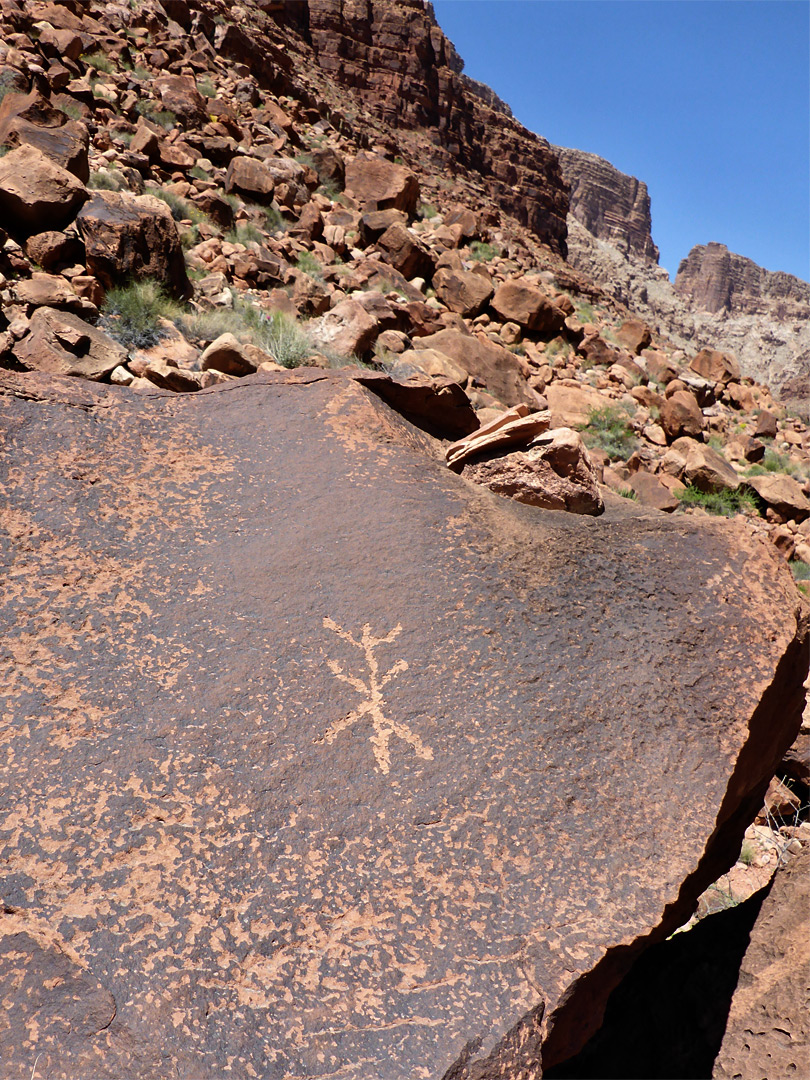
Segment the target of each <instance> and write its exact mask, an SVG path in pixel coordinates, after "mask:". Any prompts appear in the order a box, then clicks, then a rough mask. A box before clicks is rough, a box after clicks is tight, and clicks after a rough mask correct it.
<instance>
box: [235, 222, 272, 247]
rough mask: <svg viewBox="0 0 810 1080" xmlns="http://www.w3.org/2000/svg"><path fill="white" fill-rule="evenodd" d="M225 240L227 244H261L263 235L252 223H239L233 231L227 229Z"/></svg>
mask: <svg viewBox="0 0 810 1080" xmlns="http://www.w3.org/2000/svg"><path fill="white" fill-rule="evenodd" d="M225 239H226V240H227V241H228V243H229V244H244V245H247V244H262V243H264V239H265V237H264V233H263V232H262V231H261V229H260V228H258V226H256V225H254V224H253V222H252V221H240V222H239V223H238V224H237V225H236V226H235V227H234V228H233V229H228V231H227V232H226V233H225Z"/></svg>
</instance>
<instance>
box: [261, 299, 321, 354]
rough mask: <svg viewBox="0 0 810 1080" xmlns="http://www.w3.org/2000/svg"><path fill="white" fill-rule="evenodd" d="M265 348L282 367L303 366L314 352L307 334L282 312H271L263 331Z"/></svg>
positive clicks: (299, 325)
mask: <svg viewBox="0 0 810 1080" xmlns="http://www.w3.org/2000/svg"><path fill="white" fill-rule="evenodd" d="M263 336H264V340H265V342H266V344H265V346H264V347H265V348H266V349H267V351H268V352H269V353H270V355H271V356H272V357H273V359H274V360H275V361H276V363H277V364H281V366H282V367H287V368H294V367H300V366H301V364H305V363H306V361H307V360H308V359H309V357H310V356H311V355H312V353H313V352H314V349H313V347H312V342H311V340H310V337H309V334H308V333H307V332H306V330H305V329H304V327H302V326H301V324H300V323H299V322H297V321H296V320H295V319H292V318H290V316H289V315H285V314H284V312H282V311H273V312H271V314H270V316H269V318H267V319H266V322H265V326H264V330H263Z"/></svg>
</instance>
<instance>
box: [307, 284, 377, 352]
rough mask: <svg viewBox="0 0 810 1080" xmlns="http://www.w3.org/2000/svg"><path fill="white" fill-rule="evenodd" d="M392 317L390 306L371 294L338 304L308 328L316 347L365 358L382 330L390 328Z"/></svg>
mask: <svg viewBox="0 0 810 1080" xmlns="http://www.w3.org/2000/svg"><path fill="white" fill-rule="evenodd" d="M395 322H396V317H395V315H394V312H393V310H392V309H391V306H390V304H388V303H387V302H386V301H385V299H384V298H383V297H382V296H381V295H379V294H377V295H375V294H374V293H367V294H366V295H365V296H363V297H358V298H356V299H355V298H352V299H350V300H342V301H341V302H340V303H339V304H337V305H336V306H335V307H333V308H332V310H331V311H328V312H326V314H325V315H322V316H321V318H320V319H318V320H317V321H316V322H313V323H311V324H310V326H311V328H312V338H313V341H314V342H315V344H316V345H317V346H320V347H321V348H328V349H331V350H333V351H334V352H336V353H338V354H340V355H343V356H347V357H349V356H357V357H362V356H365V355H366V353H368V351H369V350H370V349H371V348H372V346H373V345H374V342H375V341H376V340H377V338H378V337H379V335H380V334H381V333H382V332H383V330H389V329H392V328H393V325H394V324H395Z"/></svg>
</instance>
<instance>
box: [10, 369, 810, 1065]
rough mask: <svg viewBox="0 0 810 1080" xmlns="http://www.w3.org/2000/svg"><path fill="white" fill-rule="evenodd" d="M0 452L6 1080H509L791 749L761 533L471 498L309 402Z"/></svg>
mask: <svg viewBox="0 0 810 1080" xmlns="http://www.w3.org/2000/svg"><path fill="white" fill-rule="evenodd" d="M0 425H2V431H3V436H4V440H5V454H4V457H3V461H2V473H0V486H2V491H3V496H4V498H3V509H2V511H1V512H2V519H1V520H2V524H3V527H4V530H5V533H6V539H5V540H4V543H3V545H2V548H0V551H2V558H3V561H4V566H3V570H2V574H3V580H4V583H5V586H6V588H5V596H4V601H3V608H2V616H3V640H4V650H3V653H2V682H3V685H4V687H5V690H6V694H5V699H4V703H3V706H2V711H0V720H1V721H2V738H3V744H4V753H3V759H2V761H3V764H2V772H3V778H2V784H3V797H4V815H3V817H2V820H1V821H0V832H1V833H2V847H3V852H4V875H3V885H2V895H3V901H4V912H5V915H4V917H3V921H2V923H0V926H2V932H3V935H4V936H3V938H2V948H0V969H1V970H2V976H1V984H2V1001H3V1009H2V1012H1V1013H0V1016H1V1017H2V1018H1V1019H0V1058H1V1059H2V1061H3V1063H4V1068H5V1069H6V1070H7V1071H8V1073H9V1075H20V1076H29V1075H30V1073H31V1069H32V1067H34V1065H35V1061H37V1059H38V1064H37V1070H38V1074H39V1075H43V1076H49V1075H68V1076H116V1077H138V1078H139V1080H144V1078H153V1077H154V1078H155V1080H157V1078H162V1077H165V1076H167V1075H184V1076H194V1077H219V1076H222V1075H223V1074H224V1073H225V1072H227V1071H229V1072H232V1073H233V1075H239V1076H261V1077H288V1078H293V1077H300V1078H302V1080H303V1078H305V1077H306V1078H326V1077H340V1078H341V1080H345V1078H347V1077H351V1078H356V1080H361V1078H363V1080H368V1078H369V1077H375V1078H378V1080H405V1078H408V1080H411V1078H436V1080H440V1078H442V1077H445V1076H452V1077H459V1078H460V1077H462V1076H466V1077H476V1078H478V1080H485V1078H490V1077H496V1076H499V1077H503V1076H509V1077H510V1078H522V1080H531V1078H536V1077H540V1076H541V1075H542V1068H543V1066H542V1065H541V1055H543V1057H544V1058H545V1060H546V1064H547V1065H550V1064H552V1063H553V1062H554V1061H560V1060H563V1059H564V1058H565V1057H567V1056H569V1055H570V1054H571V1053H573V1052H574V1051H576V1050H577V1049H578V1048H579V1046H580V1045H581V1044H582V1043H583V1042H584V1040H585V1038H586V1037H587V1035H588V1034H589V1033H590V1031H591V1030H593V1028H594V1027H595V1026H596V1025H597V1024H598V1022H599V1018H600V1012H601V1009H602V1006H603V1004H604V1001H605V999H606V997H607V995H608V993H609V990H610V989H611V987H612V985H613V983H614V982H615V981H616V979H617V978H618V977H619V976H620V974H621V972H622V970H623V967H624V966H626V965H627V964H629V963H630V961H631V959H632V958H633V956H634V955H635V953H636V952H637V950H638V949H640V948H641V947H642V946H643V945H644V944H646V943H647V942H650V941H655V940H657V939H659V938H661V937H663V936H665V935H666V934H668V933H669V932H671V931H672V930H673V929H674V928H675V926H677V925H678V924H679V923H681V922H683V921H684V920H685V918H687V917H688V915H689V913H690V911H691V908H692V906H693V903H694V901H695V900H696V898H697V896H698V894H699V893H700V892H701V891H702V889H703V888H705V887H706V885H708V883H709V882H710V881H712V880H714V879H716V877H717V876H718V873H719V872H720V871H721V870H722V869H723V868H724V867H725V866H726V865H729V864H730V863H731V862H732V861H733V859H734V857H735V856H736V854H737V851H738V850H739V843H740V839H741V835H742V831H743V828H744V826H745V824H746V822H747V821H748V820H750V819H751V818H753V816H754V813H755V812H756V809H757V808H758V806H759V805H760V803H761V799H762V795H763V793H764V790H765V788H766V787H767V783H768V780H769V778H770V776H771V775H772V773H773V771H774V768H775V766H776V764H777V763H778V761H779V759H780V757H781V756H782V754H783V753H784V751H785V750H786V748H787V747H788V746H789V745H790V743H791V742H792V740H793V738H794V737H795V734H796V731H797V730H798V727H799V721H800V712H801V705H802V702H803V691H802V688H801V684H802V682H803V679H804V676H805V671H806V648H805V640H804V628H803V624H801V621H800V618H799V612H798V610H797V607H796V604H797V595H796V591H795V587H794V586H793V583H792V580H791V578H790V575H789V573H788V572H787V570H786V569H785V568H784V567H783V566H782V565H780V562H779V559H778V556H776V555H775V554H771V552H770V550H769V548H768V547H767V546H766V545H765V544H764V543H760V542H758V541H755V540H754V539H752V538H750V537H749V536H748V535H747V534H746V533H745V532H743V531H742V530H737V529H736V528H735V527H734V526H732V525H728V524H725V523H717V524H703V523H701V522H698V521H696V520H691V519H681V520H678V521H675V520H672V519H669V518H664V517H663V516H662V515H656V514H645V513H644V512H642V511H640V510H639V509H638V508H637V507H635V506H633V505H632V504H629V503H628V504H627V508H626V509H616V508H615V506H613V505H612V504H611V507H609V508H608V510H607V512H606V513H605V514H604V515H603V516H602V517H601V518H598V519H590V518H582V517H578V516H574V515H568V514H565V513H554V512H550V511H545V510H540V509H537V508H534V507H528V506H523V505H519V504H516V503H513V502H512V501H510V500H506V499H503V498H500V497H498V496H497V495H494V494H492V493H491V492H489V491H486V490H483V489H481V488H480V487H478V486H476V485H473V484H470V483H468V482H466V481H465V480H464V479H463V478H460V477H458V476H456V475H454V474H453V473H452V472H451V471H450V470H449V469H447V468H446V466H445V465H444V463H443V461H442V458H441V454H440V453H439V450H440V447H439V444H437V443H434V442H433V441H432V440H431V439H430V438H429V437H428V436H426V435H423V434H422V433H421V432H419V431H417V430H416V429H415V428H413V427H411V426H410V425H409V424H408V423H407V422H406V421H404V420H402V419H400V418H399V417H398V416H397V415H396V414H395V413H393V412H392V411H391V410H390V409H389V408H388V407H387V406H386V405H385V404H384V403H383V402H381V401H380V400H378V399H377V398H376V397H374V396H373V395H372V394H371V392H370V391H369V390H368V389H366V388H364V387H363V386H362V385H360V384H359V383H358V381H357V380H355V379H352V378H349V377H348V376H345V375H341V374H340V373H327V372H323V371H316V370H314V369H309V370H307V369H300V370H299V371H297V372H283V373H275V374H269V373H268V374H263V373H260V374H257V375H251V376H248V377H247V378H246V379H244V380H241V381H240V382H238V383H228V384H226V385H224V386H223V387H217V388H214V389H212V390H204V391H201V392H200V393H198V394H195V395H189V396H188V397H174V396H171V395H166V394H161V393H155V394H152V395H150V394H137V393H135V392H133V391H131V390H128V389H126V388H122V387H103V386H100V385H96V384H90V383H79V382H77V381H76V380H71V379H64V378H47V377H45V376H42V375H38V374H17V373H11V372H5V373H2V374H0Z"/></svg>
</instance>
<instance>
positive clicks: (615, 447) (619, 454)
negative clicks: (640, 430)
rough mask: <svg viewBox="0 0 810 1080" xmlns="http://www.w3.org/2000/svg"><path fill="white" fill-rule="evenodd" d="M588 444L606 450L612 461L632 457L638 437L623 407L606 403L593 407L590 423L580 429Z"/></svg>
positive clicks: (589, 417) (589, 418)
mask: <svg viewBox="0 0 810 1080" xmlns="http://www.w3.org/2000/svg"><path fill="white" fill-rule="evenodd" d="M579 430H580V431H581V432H582V437H583V439H584V441H585V445H586V446H596V447H599V448H600V449H601V450H604V451H605V453H606V454H607V455H608V457H609V458H610V459H611V461H615V460H617V459H618V458H623V459H626V458H628V457H630V455H631V454H632V453H633V451H634V450H635V448H636V439H635V436H634V435H633V431H632V428H631V427H630V418H629V416H628V415H627V413H626V412H624V411H623V410H622V409H619V408H616V407H615V406H613V405H605V406H604V408H602V409H591V410H590V413H589V414H588V423H587V424H584V425H583V426H582V427H581V428H580V429H579Z"/></svg>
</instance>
